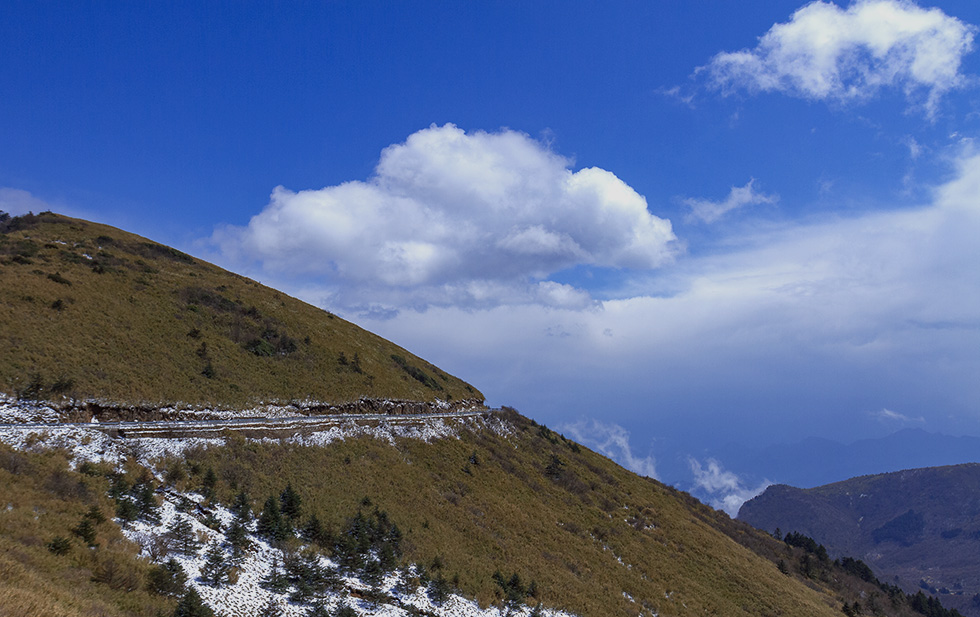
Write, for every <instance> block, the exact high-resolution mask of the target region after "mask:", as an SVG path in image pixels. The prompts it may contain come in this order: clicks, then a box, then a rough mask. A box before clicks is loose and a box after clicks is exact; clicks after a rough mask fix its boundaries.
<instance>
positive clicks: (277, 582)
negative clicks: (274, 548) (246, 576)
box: [259, 556, 289, 593]
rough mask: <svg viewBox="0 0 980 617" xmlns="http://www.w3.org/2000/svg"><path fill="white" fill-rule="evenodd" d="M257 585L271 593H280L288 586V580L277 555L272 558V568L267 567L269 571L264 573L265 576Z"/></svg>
mask: <svg viewBox="0 0 980 617" xmlns="http://www.w3.org/2000/svg"><path fill="white" fill-rule="evenodd" d="M259 586H260V587H262V589H265V590H266V591H271V592H273V593H282V592H284V591H286V589H288V588H289V580H288V579H287V578H286V573H285V572H283V570H282V567H281V566H280V565H279V557H278V556H276V557H273V558H272V568H270V569H269V573H268V574H266V576H265V578H263V579H262V581H261V582H259Z"/></svg>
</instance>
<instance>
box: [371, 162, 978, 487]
mask: <svg viewBox="0 0 980 617" xmlns="http://www.w3.org/2000/svg"><path fill="white" fill-rule="evenodd" d="M977 237H980V156H978V155H976V154H972V153H970V152H964V153H962V154H961V155H960V156H959V157H958V159H957V161H956V163H955V169H954V171H953V173H952V174H951V179H950V180H949V181H948V182H947V183H945V184H944V185H942V186H940V187H938V188H937V189H935V190H934V191H933V193H932V199H931V203H928V204H924V205H922V206H921V207H918V208H904V209H900V210H892V211H879V212H868V213H862V214H860V215H854V216H851V217H846V218H843V217H834V218H825V219H823V220H819V221H813V220H811V221H808V222H807V223H805V224H787V225H784V226H782V227H780V228H775V229H769V230H766V231H765V232H764V233H763V232H760V233H759V234H758V235H756V236H752V237H747V236H742V237H741V238H739V239H738V243H735V241H734V240H732V241H731V242H729V243H728V244H727V245H726V246H727V247H728V248H727V250H726V251H725V252H723V253H721V254H718V253H715V254H712V255H707V256H702V257H688V258H686V259H685V260H684V261H682V262H680V263H678V264H676V266H674V267H672V268H670V269H669V270H667V271H660V272H659V274H657V276H656V277H654V278H653V279H650V280H645V279H637V278H636V277H634V278H633V279H632V280H631V281H629V285H628V286H626V285H624V287H623V288H622V290H620V291H619V292H615V291H612V292H610V294H611V295H614V296H615V297H614V298H613V299H607V300H605V301H603V302H602V303H601V306H600V307H598V308H594V307H589V308H588V309H587V310H583V309H582V308H571V307H561V308H544V307H542V306H540V305H508V306H496V307H494V308H491V309H488V310H480V311H467V310H460V309H457V308H453V307H440V308H435V309H430V310H429V311H426V312H422V311H414V310H405V311H403V312H402V314H400V315H399V316H398V317H397V318H396V319H393V320H389V321H381V320H372V319H367V320H361V321H360V324H361V325H363V326H364V327H367V328H368V329H370V330H373V331H375V332H378V333H379V334H381V335H382V336H386V337H387V338H391V339H393V340H396V341H398V342H399V344H402V345H404V346H407V347H409V348H411V349H413V351H415V352H416V353H420V354H421V355H423V356H424V357H427V358H429V359H431V360H432V361H434V362H436V363H437V364H439V365H441V366H452V367H454V368H455V370H456V371H458V372H459V373H460V374H461V375H464V376H471V377H476V376H479V385H480V387H481V389H482V390H483V391H484V392H485V393H486V394H487V396H488V399H489V400H491V401H492V402H497V403H501V404H510V405H515V406H517V407H519V408H522V409H529V410H533V415H534V417H535V418H539V419H541V420H542V421H545V422H548V423H551V424H558V423H559V422H561V420H562V419H563V418H564V414H567V411H568V409H587V408H594V409H597V410H601V409H615V410H616V411H615V413H616V414H617V416H616V417H617V422H619V423H620V424H623V425H624V426H628V428H629V430H630V432H631V434H632V435H633V436H634V437H636V436H640V438H641V439H645V438H650V437H652V435H653V434H656V435H657V437H658V438H662V439H663V440H664V443H665V444H669V443H670V439H671V435H677V434H688V433H690V431H692V430H695V429H694V428H691V427H692V426H696V427H697V428H696V430H697V431H698V441H699V443H701V442H703V443H709V442H714V443H715V444H717V445H718V446H721V445H724V444H725V443H727V441H728V440H729V439H731V440H737V439H739V438H741V437H745V438H748V439H758V435H759V434H762V433H764V434H765V435H767V436H769V437H771V438H773V439H775V440H782V441H791V440H794V439H798V436H799V435H800V434H822V435H828V436H830V435H833V434H834V433H835V431H844V430H846V431H848V432H849V433H850V434H858V431H860V430H861V428H862V427H863V428H864V430H866V431H869V432H870V431H873V430H876V428H877V420H876V419H875V418H873V417H872V416H870V415H868V414H867V410H869V409H881V408H882V407H887V408H889V409H896V408H897V407H896V406H897V405H898V402H899V401H900V402H901V405H902V407H901V408H900V409H901V411H902V413H903V414H905V415H907V416H909V417H913V418H914V417H918V416H922V417H924V418H926V419H927V421H928V422H929V425H930V426H932V427H934V428H935V429H936V430H944V428H945V429H948V430H957V431H964V430H975V426H974V425H975V422H976V421H975V419H971V418H975V401H976V400H978V397H980V382H978V381H977V380H976V375H977V374H978V371H980V356H978V354H977V353H976V350H977V349H980V319H978V317H977V316H978V315H980V287H978V286H977V284H976V281H977V267H978V266H977V264H980V243H978V242H977V241H976V238H977ZM939 410H942V411H941V413H940V411H939ZM597 413H598V412H597ZM610 413H613V412H610ZM723 414H724V415H723ZM630 417H632V418H637V419H638V420H637V421H636V423H635V424H626V422H625V421H624V420H621V419H620V418H630ZM954 417H955V418H959V419H960V420H959V421H962V422H964V424H959V425H950V424H949V422H950V420H949V418H954ZM862 422H863V423H864V424H861V423H862ZM967 422H973V423H974V424H965V423H967ZM828 427H829V428H828ZM838 427H839V428H838ZM583 434H588V433H587V432H583ZM610 447H611V446H610ZM704 447H707V446H704ZM702 458H703V457H702ZM617 460H619V461H620V462H623V461H624V460H625V459H622V458H618V457H617ZM658 460H660V461H661V462H660V463H659V467H663V468H664V469H666V468H667V467H665V466H666V465H668V464H669V463H671V462H672V459H670V461H668V459H667V458H664V455H661V456H660V457H659V458H658Z"/></svg>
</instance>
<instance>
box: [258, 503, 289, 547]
mask: <svg viewBox="0 0 980 617" xmlns="http://www.w3.org/2000/svg"><path fill="white" fill-rule="evenodd" d="M255 530H256V532H257V533H258V534H259V535H260V536H263V537H265V538H267V539H269V540H270V541H273V542H278V541H281V540H284V539H285V538H286V536H288V535H289V528H288V526H287V524H286V521H284V520H283V518H282V513H281V512H280V511H279V501H278V500H276V498H275V497H269V498H268V499H266V500H265V506H263V508H262V513H261V514H259V520H258V522H257V523H256V527H255Z"/></svg>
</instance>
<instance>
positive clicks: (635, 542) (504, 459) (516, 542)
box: [186, 421, 839, 616]
mask: <svg viewBox="0 0 980 617" xmlns="http://www.w3.org/2000/svg"><path fill="white" fill-rule="evenodd" d="M521 426H522V430H520V431H519V433H518V434H517V435H516V436H514V437H513V438H509V439H505V438H502V437H499V436H496V435H492V434H489V433H487V432H463V433H462V434H461V436H460V438H459V439H443V440H438V441H436V442H433V443H431V444H426V443H423V442H420V441H417V440H403V441H400V442H398V443H397V445H396V446H395V447H391V446H389V445H387V444H386V443H383V442H379V441H377V440H373V439H369V438H365V439H355V440H348V441H345V442H339V443H335V444H332V445H330V446H328V447H325V448H316V447H301V446H295V445H272V444H259V443H254V442H246V441H244V440H241V439H236V440H232V441H231V443H229V445H228V446H226V447H224V448H215V449H208V450H199V451H195V452H192V453H191V454H190V455H189V456H188V461H189V463H190V464H191V466H192V467H193V468H194V469H196V470H197V471H198V475H193V474H191V475H189V477H188V479H187V480H186V482H187V484H188V485H190V486H193V485H194V483H195V482H199V481H200V474H201V473H203V472H204V470H206V469H207V468H209V467H211V468H213V469H214V470H215V472H216V473H217V476H218V478H219V486H218V491H219V499H221V500H225V501H230V500H231V499H232V497H233V496H234V494H236V493H237V492H238V491H239V490H246V491H247V492H248V493H249V494H250V495H251V496H252V498H253V500H254V501H255V503H256V505H257V506H261V503H262V502H263V501H264V500H265V498H266V497H267V496H269V495H273V494H278V493H279V491H281V490H282V488H284V486H285V483H286V482H287V481H288V482H290V483H291V484H292V486H293V487H294V488H295V489H296V490H297V491H298V492H299V493H300V495H301V496H302V497H303V500H304V506H305V510H306V511H307V512H315V513H316V514H317V516H318V517H319V518H321V520H323V521H324V522H326V523H327V524H328V525H329V526H330V527H331V528H332V529H333V530H334V531H336V530H337V529H339V528H340V526H341V525H342V523H343V521H344V520H345V519H346V517H348V516H350V515H351V514H353V513H354V512H356V511H357V509H358V508H359V507H362V505H361V504H362V500H363V499H364V498H365V497H366V498H368V499H369V500H370V503H371V504H372V505H371V506H369V507H368V508H373V507H378V508H381V509H383V510H386V511H387V512H388V513H389V515H390V516H391V518H392V520H394V521H395V522H396V523H397V524H398V525H399V527H400V528H401V529H402V531H403V532H404V533H405V547H406V549H407V551H406V552H407V554H406V558H407V559H408V560H409V561H414V562H419V563H425V564H427V563H431V562H432V561H433V559H435V558H436V557H439V559H440V561H442V563H443V564H444V567H443V572H444V574H445V576H446V577H447V578H449V579H452V578H453V577H454V576H458V577H459V581H460V586H461V588H462V591H463V592H464V593H465V594H467V595H469V596H472V597H476V598H477V599H478V600H479V601H480V602H481V603H483V604H487V603H490V602H498V601H500V599H501V593H500V591H499V588H498V587H497V585H496V584H495V583H494V582H493V580H492V575H493V573H494V572H495V571H497V570H499V571H501V572H502V573H504V574H505V576H507V577H509V576H510V575H511V574H512V573H514V572H516V573H517V574H519V576H520V577H521V579H522V580H523V581H525V582H528V581H531V580H534V581H535V582H536V584H537V586H538V589H539V590H540V599H541V600H542V601H543V602H544V603H545V604H546V605H550V606H558V607H562V608H565V609H568V610H571V611H573V612H576V613H578V614H582V615H617V616H618V615H623V616H625V615H637V614H650V613H651V612H656V613H658V614H660V615H704V614H710V615H731V616H737V615H770V614H771V615H778V614H784V615H801V616H804V615H828V616H829V615H835V614H839V607H838V608H834V607H832V606H830V605H831V604H836V603H835V601H833V600H831V599H829V598H827V597H826V596H825V595H822V594H819V593H817V592H815V591H813V590H810V589H808V588H806V587H805V586H803V585H800V584H799V583H798V582H797V581H795V580H793V579H792V578H790V577H787V576H786V575H784V574H782V573H780V572H779V571H778V569H777V568H776V565H775V564H774V563H773V562H771V561H768V560H766V559H763V558H761V557H759V556H757V555H755V554H754V553H752V552H751V551H749V550H748V549H746V548H744V547H742V546H740V545H739V544H736V543H735V542H733V541H732V540H731V539H730V538H729V537H727V536H726V535H724V534H722V533H720V532H719V531H717V530H716V529H714V528H713V527H712V526H711V525H709V524H708V523H706V522H705V521H704V520H703V517H702V516H700V515H699V514H698V513H697V512H696V511H695V510H693V509H692V508H691V506H690V505H689V504H686V503H684V502H683V501H682V500H680V499H678V498H677V495H676V494H675V492H674V491H672V490H671V489H668V488H666V487H664V486H662V485H660V484H659V483H657V482H654V481H651V480H648V479H644V478H640V477H638V476H636V475H634V474H632V473H630V472H627V471H625V470H623V469H622V468H620V467H618V466H616V465H615V464H613V463H612V462H611V461H609V460H608V459H605V458H603V457H600V456H598V455H596V454H594V453H592V452H590V451H588V450H586V449H584V448H580V447H578V446H576V445H574V444H572V443H571V442H566V441H564V440H563V439H561V438H560V437H557V436H555V435H554V434H553V433H546V432H543V431H539V429H538V427H536V426H532V425H531V424H529V423H527V422H525V421H521ZM549 437H550V439H549ZM552 456H557V457H559V458H560V459H561V461H562V462H563V463H564V466H563V467H562V471H561V473H560V474H556V475H555V476H554V477H551V476H549V475H548V474H547V473H546V470H547V468H548V466H549V463H551V462H552ZM471 458H472V459H475V460H476V461H477V462H476V463H473V462H472V461H471ZM624 592H625V593H627V594H629V595H630V596H631V597H632V598H633V599H634V600H635V602H631V601H630V600H628V599H627V598H626V597H625V596H624ZM644 607H646V608H644Z"/></svg>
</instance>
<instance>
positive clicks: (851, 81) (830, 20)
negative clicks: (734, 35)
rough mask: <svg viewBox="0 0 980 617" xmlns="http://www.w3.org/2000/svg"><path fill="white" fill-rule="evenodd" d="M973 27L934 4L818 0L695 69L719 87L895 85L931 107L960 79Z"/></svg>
mask: <svg viewBox="0 0 980 617" xmlns="http://www.w3.org/2000/svg"><path fill="white" fill-rule="evenodd" d="M975 33H976V28H975V27H974V26H972V25H969V24H966V23H964V22H962V21H960V20H959V19H956V18H955V17H950V16H949V15H946V14H945V13H943V11H941V10H940V9H937V8H932V9H923V8H921V7H919V6H917V5H916V4H915V3H913V2H910V1H905V0H859V1H858V2H855V3H854V4H852V5H851V6H849V7H848V8H846V9H842V8H840V7H839V6H837V5H836V4H833V3H830V2H823V1H819V0H818V1H817V2H811V3H809V4H807V5H806V6H804V7H802V8H800V9H798V10H797V11H796V12H795V13H793V15H792V17H791V18H790V20H789V21H788V22H786V23H778V24H775V25H773V26H772V28H770V29H769V31H768V32H767V33H766V34H764V35H763V36H762V37H761V38H760V39H759V43H758V45H757V46H756V47H755V48H753V49H743V50H741V51H736V52H724V53H719V54H718V55H716V56H715V57H714V58H712V60H711V62H710V63H709V64H708V65H707V66H704V67H700V68H699V69H698V72H706V73H707V75H708V76H709V79H710V80H711V83H712V84H713V86H715V87H717V88H719V89H721V90H722V91H723V92H726V93H729V92H732V91H735V90H739V89H746V90H748V91H750V92H757V91H762V92H783V93H786V94H790V95H793V96H798V97H802V98H806V99H812V100H829V101H836V102H849V101H860V100H863V99H867V98H869V97H871V96H873V95H874V94H876V93H877V92H878V91H879V90H880V89H881V88H886V87H887V88H892V87H894V88H900V89H902V90H903V91H904V93H905V95H906V96H908V97H910V98H911V99H912V100H914V101H916V104H921V105H922V106H923V107H924V108H925V110H926V112H927V114H929V115H933V114H934V113H935V111H936V107H937V105H938V102H939V100H940V98H941V97H942V95H943V94H945V93H946V92H948V91H950V90H952V89H954V88H957V87H959V86H961V85H962V84H963V83H964V81H965V78H964V76H963V75H962V74H961V73H960V64H961V61H962V58H963V56H964V55H966V54H967V53H969V52H970V51H971V50H972V49H973V38H974V34H975ZM921 93H925V96H924V98H922V97H921V96H919V95H920V94H921ZM916 97H918V98H916Z"/></svg>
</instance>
